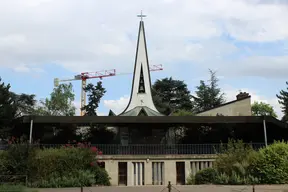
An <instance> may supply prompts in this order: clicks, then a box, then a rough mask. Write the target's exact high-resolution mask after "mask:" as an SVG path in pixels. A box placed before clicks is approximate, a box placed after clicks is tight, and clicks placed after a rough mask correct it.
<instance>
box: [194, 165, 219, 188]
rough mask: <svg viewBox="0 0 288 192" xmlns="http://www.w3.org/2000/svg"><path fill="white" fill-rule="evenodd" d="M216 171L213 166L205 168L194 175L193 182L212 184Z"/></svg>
mask: <svg viewBox="0 0 288 192" xmlns="http://www.w3.org/2000/svg"><path fill="white" fill-rule="evenodd" d="M216 176H217V171H216V170H215V169H214V168H206V169H202V170H201V171H198V172H197V173H196V175H195V184H212V183H214V182H215V179H216Z"/></svg>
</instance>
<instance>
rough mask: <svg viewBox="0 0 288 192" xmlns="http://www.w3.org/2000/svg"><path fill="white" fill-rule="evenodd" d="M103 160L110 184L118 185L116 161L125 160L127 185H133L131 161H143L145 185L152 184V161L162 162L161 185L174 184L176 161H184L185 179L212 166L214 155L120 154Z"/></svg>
mask: <svg viewBox="0 0 288 192" xmlns="http://www.w3.org/2000/svg"><path fill="white" fill-rule="evenodd" d="M102 160H103V161H104V162H105V169H106V171H107V172H108V174H109V176H110V177H111V184H112V185H113V186H116V185H118V162H127V185H128V186H133V185H134V180H133V179H134V171H133V163H135V162H143V163H144V183H145V185H152V184H153V183H152V174H153V170H152V163H153V162H163V163H164V173H163V174H164V175H163V181H164V183H163V185H167V184H168V182H169V181H171V183H172V184H173V185H176V162H184V163H185V180H187V178H188V176H189V175H190V173H193V174H195V173H196V172H197V171H199V170H201V169H203V168H207V167H212V166H213V161H214V160H215V156H213V155H198V156H197V155H187V156H183V155H182V156H181V155H177V156H173V155H170V156H164V155H162V156H160V155H159V156H154V157H151V156H150V157H147V156H146V157H143V156H142V157H141V156H131V157H128V156H122V157H120V156H119V157H116V158H114V159H111V158H107V157H106V158H105V157H104V159H102Z"/></svg>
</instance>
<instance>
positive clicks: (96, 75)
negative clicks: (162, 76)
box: [54, 64, 163, 116]
mask: <svg viewBox="0 0 288 192" xmlns="http://www.w3.org/2000/svg"><path fill="white" fill-rule="evenodd" d="M149 69H150V71H161V70H163V68H162V64H158V65H152V66H149ZM127 74H132V73H119V74H116V70H115V69H111V70H104V71H97V72H83V73H80V74H79V75H75V76H74V78H73V79H59V78H55V79H54V86H55V87H57V86H59V83H60V82H67V81H75V80H81V108H80V110H81V116H83V115H84V114H85V111H84V110H82V109H83V107H84V106H85V105H86V92H85V91H84V90H85V89H84V88H85V87H86V85H87V79H95V78H99V79H101V80H102V78H104V77H111V76H116V75H127Z"/></svg>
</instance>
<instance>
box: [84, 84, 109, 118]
mask: <svg viewBox="0 0 288 192" xmlns="http://www.w3.org/2000/svg"><path fill="white" fill-rule="evenodd" d="M84 90H85V91H86V92H87V93H88V104H87V105H86V106H84V107H83V109H82V110H85V115H87V116H97V108H98V107H99V103H100V100H101V98H102V97H103V96H104V94H105V93H106V90H105V88H104V87H103V86H102V82H101V81H98V82H97V84H96V85H95V86H94V85H93V84H92V83H89V84H88V85H87V86H86V88H85V89H84Z"/></svg>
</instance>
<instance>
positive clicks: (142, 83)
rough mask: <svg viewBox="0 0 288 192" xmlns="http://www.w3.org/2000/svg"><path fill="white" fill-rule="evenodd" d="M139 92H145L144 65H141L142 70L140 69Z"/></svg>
mask: <svg viewBox="0 0 288 192" xmlns="http://www.w3.org/2000/svg"><path fill="white" fill-rule="evenodd" d="M138 93H145V83H144V75H143V69H142V65H141V71H140V79H139V89H138Z"/></svg>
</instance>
